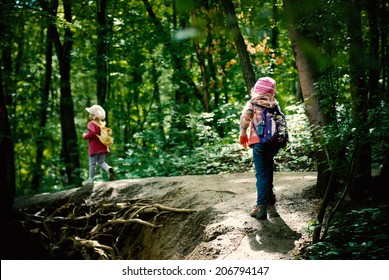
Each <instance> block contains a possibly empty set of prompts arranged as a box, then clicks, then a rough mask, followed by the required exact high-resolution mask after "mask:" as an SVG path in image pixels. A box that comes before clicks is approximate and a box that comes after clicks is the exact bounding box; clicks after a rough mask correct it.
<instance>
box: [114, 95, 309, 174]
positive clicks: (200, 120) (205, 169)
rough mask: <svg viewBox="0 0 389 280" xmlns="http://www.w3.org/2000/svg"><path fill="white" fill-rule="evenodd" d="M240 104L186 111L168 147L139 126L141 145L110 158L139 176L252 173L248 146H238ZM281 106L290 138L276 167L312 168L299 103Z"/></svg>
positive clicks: (124, 171)
mask: <svg viewBox="0 0 389 280" xmlns="http://www.w3.org/2000/svg"><path fill="white" fill-rule="evenodd" d="M242 108H243V104H239V103H237V102H236V103H228V104H225V105H223V106H221V107H220V108H219V109H218V110H216V111H215V112H214V113H200V114H199V113H192V114H188V115H187V116H186V126H185V129H182V130H181V131H179V130H176V131H175V133H176V134H177V135H176V136H175V137H176V139H178V140H177V141H176V142H175V143H173V145H170V146H169V148H166V147H164V144H163V142H161V141H160V140H158V139H160V138H159V137H158V136H157V135H156V134H155V133H152V131H155V130H153V128H147V127H145V130H144V131H143V132H142V133H138V134H137V135H136V138H137V141H136V143H143V144H145V145H141V146H140V145H136V144H133V145H129V146H128V149H127V151H126V156H125V157H119V158H117V159H116V160H115V166H116V168H117V173H118V176H119V177H120V178H139V177H155V176H180V175H206V174H220V173H229V172H245V171H252V170H253V167H252V154H251V150H250V149H249V150H244V149H243V148H242V147H241V146H240V144H238V139H239V118H240V112H241V110H242ZM287 109H288V111H290V113H291V114H290V115H288V123H289V131H290V133H291V137H290V140H291V141H290V143H289V145H288V148H287V149H286V150H281V151H280V153H279V154H278V155H277V156H276V159H275V161H276V170H277V171H290V170H295V171H296V170H297V171H312V170H315V164H314V160H313V158H312V155H313V151H312V147H313V145H312V139H311V134H310V131H309V128H308V125H307V119H306V116H305V114H304V112H303V110H304V109H303V106H302V104H300V105H296V106H291V107H289V108H287ZM292 112H293V113H292ZM216 116H217V118H216ZM221 135H223V137H222V136H221ZM180 140H181V141H180Z"/></svg>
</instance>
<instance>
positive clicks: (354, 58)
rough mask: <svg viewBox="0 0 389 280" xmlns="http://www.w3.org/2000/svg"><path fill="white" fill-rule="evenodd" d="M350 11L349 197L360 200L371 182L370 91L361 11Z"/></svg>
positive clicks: (356, 8)
mask: <svg viewBox="0 0 389 280" xmlns="http://www.w3.org/2000/svg"><path fill="white" fill-rule="evenodd" d="M346 7H347V8H348V9H347V11H348V13H347V14H348V18H347V28H348V38H350V39H349V40H350V51H349V66H350V91H351V98H352V118H353V123H354V127H355V128H356V130H355V139H354V142H355V144H354V145H355V149H356V152H355V162H354V168H353V171H352V172H353V182H352V184H351V188H350V194H351V196H352V197H353V198H356V199H361V198H362V193H363V191H364V188H365V187H366V186H368V183H369V181H370V179H371V145H370V143H369V141H368V137H365V136H366V135H368V134H369V123H368V121H367V120H368V114H367V109H368V90H367V88H366V87H365V80H366V76H365V70H366V66H365V64H364V60H365V57H364V49H363V42H362V22H361V7H358V5H350V6H348V5H346Z"/></svg>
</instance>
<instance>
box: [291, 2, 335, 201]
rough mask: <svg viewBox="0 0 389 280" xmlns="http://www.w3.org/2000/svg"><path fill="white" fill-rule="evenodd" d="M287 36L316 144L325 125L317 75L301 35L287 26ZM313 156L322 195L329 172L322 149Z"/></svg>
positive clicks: (318, 187)
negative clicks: (288, 35)
mask: <svg viewBox="0 0 389 280" xmlns="http://www.w3.org/2000/svg"><path fill="white" fill-rule="evenodd" d="M284 2H286V1H284ZM289 34H290V38H291V42H292V49H293V54H294V57H295V61H296V66H297V71H298V76H299V81H300V86H301V92H302V95H303V98H304V104H305V109H306V113H307V117H308V121H309V123H310V125H311V126H312V127H313V129H312V136H313V141H314V142H315V143H316V144H318V143H319V142H320V138H321V136H320V135H319V134H317V128H320V127H322V126H324V125H325V124H326V118H325V116H324V114H323V113H322V110H321V108H320V103H319V98H318V94H316V89H315V84H316V83H317V81H318V73H317V70H316V68H315V66H314V65H313V63H312V61H311V60H310V58H309V56H308V55H307V54H306V53H305V50H304V49H303V47H302V46H301V39H302V37H301V34H300V33H299V31H298V30H297V29H296V28H295V27H294V26H293V25H289ZM315 156H316V161H317V169H318V177H317V186H316V187H317V189H318V191H319V193H320V194H321V195H324V193H325V191H326V188H327V185H328V180H329V176H330V170H329V166H328V163H327V157H326V154H325V152H324V151H323V150H322V149H320V150H319V149H316V151H315Z"/></svg>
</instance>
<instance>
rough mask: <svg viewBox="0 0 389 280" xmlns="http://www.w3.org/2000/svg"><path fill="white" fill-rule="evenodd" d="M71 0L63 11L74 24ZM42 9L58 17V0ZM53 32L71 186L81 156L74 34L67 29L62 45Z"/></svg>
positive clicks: (76, 179)
mask: <svg viewBox="0 0 389 280" xmlns="http://www.w3.org/2000/svg"><path fill="white" fill-rule="evenodd" d="M71 2H72V1H71V0H64V1H63V9H64V15H65V20H66V21H67V22H68V23H70V24H71V23H72V5H71ZM41 7H42V9H43V10H44V11H46V12H49V13H50V12H54V13H55V15H53V17H55V16H56V12H57V8H54V7H58V0H53V2H52V4H51V7H52V8H53V9H52V11H50V10H49V9H48V5H47V3H46V1H41ZM52 25H53V32H52V34H51V35H52V36H53V37H52V38H51V40H52V41H53V42H54V46H55V50H56V54H57V57H58V62H59V73H60V75H61V79H60V84H61V86H60V92H61V95H60V117H61V132H62V156H63V158H64V162H65V170H66V176H67V183H68V184H70V185H73V184H76V185H77V184H79V183H80V181H81V178H80V155H79V150H78V143H77V134H76V127H75V124H74V105H73V99H72V92H71V86H70V70H71V51H72V46H73V34H72V31H71V30H70V28H69V27H67V28H65V31H64V39H63V43H61V39H60V35H59V33H58V30H57V28H56V26H55V22H54V23H52Z"/></svg>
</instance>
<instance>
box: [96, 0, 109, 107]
mask: <svg viewBox="0 0 389 280" xmlns="http://www.w3.org/2000/svg"><path fill="white" fill-rule="evenodd" d="M96 3H97V22H98V23H99V26H98V33H97V47H96V76H97V89H96V91H97V102H98V104H100V105H101V106H104V103H105V100H106V96H107V89H108V87H107V77H108V66H107V65H108V62H107V58H108V54H107V40H108V38H107V33H108V23H107V17H106V10H107V0H97V1H96Z"/></svg>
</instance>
